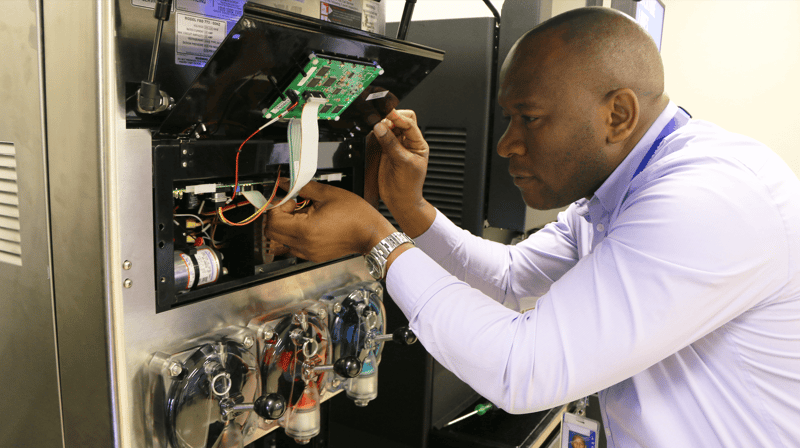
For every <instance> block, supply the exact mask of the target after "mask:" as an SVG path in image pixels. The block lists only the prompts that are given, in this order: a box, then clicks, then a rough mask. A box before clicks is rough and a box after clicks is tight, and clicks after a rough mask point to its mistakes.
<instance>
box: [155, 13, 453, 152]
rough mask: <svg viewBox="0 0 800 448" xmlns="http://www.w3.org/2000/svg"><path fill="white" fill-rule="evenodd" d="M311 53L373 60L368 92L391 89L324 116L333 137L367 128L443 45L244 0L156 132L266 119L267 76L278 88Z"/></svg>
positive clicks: (238, 131)
mask: <svg viewBox="0 0 800 448" xmlns="http://www.w3.org/2000/svg"><path fill="white" fill-rule="evenodd" d="M312 52H313V53H316V54H320V55H323V56H326V57H330V58H346V59H349V60H357V61H362V62H365V63H377V64H378V65H380V66H381V67H382V68H383V69H384V73H383V74H382V75H380V76H379V77H378V78H377V79H376V80H375V81H374V82H373V83H372V84H371V85H370V86H369V88H368V90H367V91H365V94H368V93H371V92H376V91H383V90H388V91H389V92H390V93H391V94H390V95H387V96H386V97H384V98H382V99H379V100H372V101H366V95H362V97H360V98H359V100H356V102H354V103H353V104H351V106H350V107H348V109H347V110H346V111H345V112H344V113H343V115H342V116H341V119H340V120H339V121H321V122H320V131H321V132H322V133H323V134H329V135H331V136H349V135H351V133H352V134H362V135H363V134H366V133H367V132H368V131H369V130H370V127H371V125H372V124H374V123H376V122H377V121H378V120H379V119H380V118H382V116H384V115H385V114H386V113H388V112H389V111H390V110H391V108H392V107H393V106H394V105H395V104H396V100H397V99H402V98H403V97H405V96H406V95H407V94H408V93H409V92H411V90H412V89H414V87H416V86H417V84H419V83H420V82H421V81H422V80H423V79H424V78H425V77H426V76H427V75H428V74H429V73H430V72H431V70H433V69H434V68H435V67H436V66H437V65H438V64H439V62H441V61H442V58H443V52H442V51H440V50H435V49H431V48H427V47H423V46H420V45H416V44H411V43H408V42H404V41H398V40H394V39H389V38H386V37H383V36H380V35H377V34H372V33H368V32H365V31H360V30H355V29H352V28H347V27H343V26H339V25H336V24H333V23H328V22H324V21H321V20H316V19H311V18H309V17H305V16H302V15H298V14H293V13H290V12H286V11H283V10H279V9H274V8H270V7H267V6H262V5H257V4H253V3H248V4H246V5H245V8H244V15H243V16H242V18H241V19H240V20H239V22H238V23H237V24H236V26H235V27H234V29H233V30H232V31H231V32H230V34H229V35H228V36H227V37H226V38H225V40H224V41H223V42H222V44H221V45H220V46H219V48H218V49H217V51H216V53H215V54H214V55H213V56H212V57H211V59H210V60H209V61H208V63H207V64H206V66H205V67H204V68H203V70H202V72H201V73H200V74H199V75H198V77H197V78H196V79H195V80H194V82H193V83H192V85H191V86H190V87H189V89H188V90H187V91H186V93H185V95H184V96H183V98H181V99H180V101H178V103H177V105H176V106H175V108H174V109H173V110H172V112H171V113H170V115H169V116H168V117H167V118H166V119H165V120H164V122H163V124H162V125H161V127H160V130H159V133H160V134H161V135H165V136H176V135H180V134H183V133H186V132H187V131H189V130H192V128H193V126H195V125H197V124H198V123H203V124H204V125H205V127H206V129H207V131H208V133H209V134H211V135H215V136H218V135H225V136H228V137H231V136H243V135H247V134H249V133H250V132H252V131H253V130H254V129H256V128H258V127H259V126H260V125H261V124H263V122H264V119H263V117H262V115H263V114H262V112H261V110H262V109H263V108H265V107H268V106H269V105H270V104H271V103H272V101H274V99H275V98H277V97H278V89H276V88H275V86H274V85H273V82H272V81H271V80H270V77H273V78H274V80H275V81H277V85H278V88H280V89H281V90H282V89H283V88H285V87H286V86H287V85H288V84H289V83H290V81H291V79H292V78H294V76H295V75H296V74H297V73H299V72H300V69H301V68H302V67H303V66H304V65H305V63H306V62H307V61H308V57H309V55H310V54H311V53H312ZM376 103H378V104H376ZM284 129H285V128H283V127H281V126H274V127H271V128H267V129H266V130H265V133H266V134H268V135H269V134H272V133H274V134H275V135H276V138H280V137H282V138H284V139H285V130H284ZM329 138H334V137H329Z"/></svg>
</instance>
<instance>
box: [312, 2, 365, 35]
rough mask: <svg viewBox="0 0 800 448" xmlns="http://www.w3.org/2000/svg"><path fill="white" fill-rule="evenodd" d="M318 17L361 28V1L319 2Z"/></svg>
mask: <svg viewBox="0 0 800 448" xmlns="http://www.w3.org/2000/svg"><path fill="white" fill-rule="evenodd" d="M319 18H320V19H322V20H325V21H327V22H332V23H337V24H339V25H344V26H349V27H350V28H356V29H359V30H360V29H361V2H360V1H359V2H358V3H356V2H355V1H354V0H327V1H321V2H319Z"/></svg>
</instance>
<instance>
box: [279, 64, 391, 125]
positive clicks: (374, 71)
mask: <svg viewBox="0 0 800 448" xmlns="http://www.w3.org/2000/svg"><path fill="white" fill-rule="evenodd" d="M381 74H383V69H382V68H381V67H380V66H379V65H378V64H376V63H373V64H368V63H365V62H360V61H354V60H344V59H338V58H329V57H323V56H319V55H317V54H314V53H312V54H311V55H310V56H309V61H308V63H306V65H305V67H303V69H302V70H301V71H300V72H299V73H298V74H297V75H296V76H295V77H294V79H293V80H292V82H291V83H290V84H289V86H288V87H286V88H285V89H283V91H282V92H281V93H280V96H279V98H277V99H276V100H275V101H274V102H273V103H272V105H271V106H270V107H268V108H266V109H264V111H263V112H264V118H267V119H269V118H273V117H277V116H279V115H281V114H282V113H284V112H286V111H287V109H290V108H291V109H290V110H288V112H286V114H285V115H284V118H299V117H300V112H301V110H302V107H294V108H292V105H293V104H294V101H293V100H292V98H293V97H294V98H299V99H300V100H299V101H300V102H303V101H304V99H305V98H309V97H314V98H324V99H325V100H326V101H327V102H326V104H323V105H322V106H320V108H319V113H318V118H319V119H320V120H338V119H339V116H340V115H341V114H342V112H344V111H345V109H347V106H349V105H350V103H352V102H353V100H355V99H356V98H358V96H359V95H360V94H361V92H363V91H364V89H365V88H367V87H368V86H369V85H370V84H371V83H372V81H374V80H375V78H377V77H378V76H379V75H381ZM290 91H291V92H292V93H289V92H290Z"/></svg>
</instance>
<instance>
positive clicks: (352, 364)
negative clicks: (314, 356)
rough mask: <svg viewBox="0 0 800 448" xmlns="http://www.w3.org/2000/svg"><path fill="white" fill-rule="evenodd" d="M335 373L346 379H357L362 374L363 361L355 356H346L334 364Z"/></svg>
mask: <svg viewBox="0 0 800 448" xmlns="http://www.w3.org/2000/svg"><path fill="white" fill-rule="evenodd" d="M333 371H334V372H336V374H337V375H339V376H343V377H345V378H355V377H357V376H358V375H360V374H361V361H359V360H358V358H356V357H355V356H345V357H344V358H339V359H338V360H336V362H335V363H333Z"/></svg>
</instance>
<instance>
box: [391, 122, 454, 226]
mask: <svg viewBox="0 0 800 448" xmlns="http://www.w3.org/2000/svg"><path fill="white" fill-rule="evenodd" d="M424 134H425V140H427V142H428V146H430V150H431V151H430V156H429V157H428V174H427V176H425V185H424V186H423V188H422V194H423V196H424V197H425V199H427V200H428V202H430V203H431V204H433V206H434V207H436V208H438V209H439V211H441V212H442V213H443V214H444V215H445V216H447V217H448V218H449V219H450V220H451V221H453V223H455V224H456V225H458V226H461V220H462V204H463V203H464V165H465V158H466V150H467V130H466V129H463V128H428V129H426V130H425V133H424ZM380 210H381V213H382V214H383V216H385V217H387V218H389V221H391V222H392V224H394V225H397V223H396V222H395V221H394V220H393V219H392V218H391V214H390V213H389V210H388V209H387V208H386V206H385V205H383V203H381V207H380Z"/></svg>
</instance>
